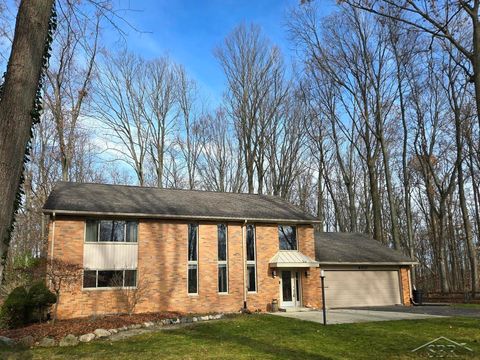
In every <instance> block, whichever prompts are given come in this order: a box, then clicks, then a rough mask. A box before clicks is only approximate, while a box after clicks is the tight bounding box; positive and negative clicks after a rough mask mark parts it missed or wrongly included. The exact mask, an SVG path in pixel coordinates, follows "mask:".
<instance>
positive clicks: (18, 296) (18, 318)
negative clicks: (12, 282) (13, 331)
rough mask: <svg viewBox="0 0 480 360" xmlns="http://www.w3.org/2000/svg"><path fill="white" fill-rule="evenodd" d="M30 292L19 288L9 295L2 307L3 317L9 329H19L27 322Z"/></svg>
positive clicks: (21, 287)
mask: <svg viewBox="0 0 480 360" xmlns="http://www.w3.org/2000/svg"><path fill="white" fill-rule="evenodd" d="M27 307H28V292H27V290H26V289H25V287H23V286H19V287H17V288H15V289H13V290H12V292H11V293H10V294H8V296H7V298H6V299H5V302H4V303H3V305H2V310H1V312H0V313H1V316H2V321H3V323H4V324H5V325H6V326H8V327H9V328H14V327H18V326H20V325H23V324H25V323H26V321H27V318H26V317H27V312H26V309H27Z"/></svg>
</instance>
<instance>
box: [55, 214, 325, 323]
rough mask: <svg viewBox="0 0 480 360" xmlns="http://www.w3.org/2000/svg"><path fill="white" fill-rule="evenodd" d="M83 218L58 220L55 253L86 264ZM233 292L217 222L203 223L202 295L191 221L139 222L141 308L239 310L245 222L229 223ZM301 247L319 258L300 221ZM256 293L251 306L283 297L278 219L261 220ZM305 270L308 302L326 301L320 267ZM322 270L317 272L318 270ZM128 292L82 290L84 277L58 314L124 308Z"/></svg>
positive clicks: (251, 295)
mask: <svg viewBox="0 0 480 360" xmlns="http://www.w3.org/2000/svg"><path fill="white" fill-rule="evenodd" d="M84 224H85V223H84V220H83V219H81V218H60V217H57V219H56V220H55V240H54V243H53V256H54V257H55V258H62V259H63V260H65V261H69V262H73V263H77V264H80V265H82V264H83V242H84V227H85V225H84ZM227 229H228V275H229V281H228V286H229V289H228V290H229V291H228V294H219V293H218V290H217V288H218V284H217V271H218V270H217V266H218V264H217V223H206V222H202V223H200V224H199V249H198V272H199V284H198V295H189V294H188V293H187V233H188V222H179V221H177V222H176V221H168V222H167V221H160V220H141V221H140V222H139V227H138V252H139V254H138V279H139V280H138V282H139V287H144V288H145V289H146V290H145V291H144V294H143V298H142V300H141V301H140V302H139V303H138V305H137V307H136V312H150V311H180V312H192V313H200V312H217V311H227V312H233V311H238V310H240V309H241V308H242V307H243V287H244V278H243V264H242V257H243V242H242V224H241V223H229V224H228V227H227ZM52 234H53V223H52V222H51V223H50V231H49V249H48V253H49V256H52ZM298 235H299V236H298V240H299V250H300V251H302V252H304V253H305V254H306V255H308V256H310V257H314V243H313V228H312V227H310V226H298ZM256 247H257V248H256V250H257V292H256V293H248V294H247V305H248V307H249V308H250V309H253V310H255V309H260V310H262V311H265V310H267V309H269V306H270V304H271V302H272V299H274V298H275V299H279V298H280V283H279V282H280V279H279V276H278V271H277V276H276V277H275V278H274V277H273V276H272V272H271V269H270V268H269V264H268V262H269V260H270V258H271V257H273V255H274V254H275V253H276V252H277V251H278V232H277V225H276V224H256ZM301 273H302V283H303V286H302V287H303V293H302V296H303V301H304V304H305V305H309V306H313V307H318V306H320V305H321V299H320V284H319V283H320V280H319V270H318V269H310V271H309V276H308V277H305V273H304V271H302V272H301ZM317 273H318V274H317ZM122 294H123V292H122V290H120V289H115V290H97V289H95V290H82V284H81V279H80V278H79V279H78V281H77V282H76V283H74V284H72V285H71V286H70V287H69V289H64V291H62V293H61V297H60V303H59V308H58V316H59V318H69V317H80V316H90V315H95V314H104V313H116V312H124V311H125V309H126V307H125V303H124V296H123V295H122Z"/></svg>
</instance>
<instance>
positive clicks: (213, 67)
mask: <svg viewBox="0 0 480 360" xmlns="http://www.w3.org/2000/svg"><path fill="white" fill-rule="evenodd" d="M317 1H319V2H320V4H321V6H322V10H324V11H325V13H327V12H328V11H329V10H331V9H332V7H333V5H334V1H332V0H317ZM118 4H119V7H120V8H130V9H132V11H127V12H125V14H124V17H125V18H126V19H128V21H129V23H130V24H132V26H134V27H136V28H137V29H139V30H141V31H143V33H139V32H135V31H132V30H131V29H128V32H129V34H128V37H127V46H128V49H129V50H130V51H133V52H136V53H138V54H141V55H142V56H144V57H145V58H155V57H158V56H163V55H168V56H170V57H171V58H172V59H173V60H174V61H176V62H178V63H180V64H183V65H184V66H185V67H186V69H187V71H188V73H189V74H190V75H191V76H192V77H193V78H194V79H195V80H196V81H197V82H198V84H199V86H200V89H201V91H202V93H203V94H204V96H205V97H206V100H207V103H209V104H210V105H213V106H214V105H216V104H218V102H219V101H220V99H221V96H222V92H223V89H224V78H223V73H222V70H221V68H220V65H219V64H218V62H217V60H216V59H215V57H214V55H213V49H214V48H215V47H216V46H218V45H220V44H221V43H222V41H223V39H224V38H225V36H226V35H227V34H228V33H229V32H230V31H232V30H233V28H234V27H235V26H236V25H238V24H240V23H242V22H244V23H247V24H249V23H255V24H258V25H260V26H261V27H262V30H263V31H264V34H265V35H267V36H268V37H269V38H270V40H271V41H272V42H273V43H275V44H276V45H278V46H279V47H280V48H281V49H282V52H283V54H284V56H285V58H286V60H287V63H289V59H290V58H291V57H292V55H293V51H292V48H293V46H292V44H291V43H290V42H289V40H288V33H287V30H286V27H285V23H286V19H287V18H288V14H289V11H290V10H291V9H292V7H295V6H300V1H299V0H257V1H252V0H143V1H135V2H134V1H128V0H120V1H119V3H118ZM322 12H323V11H322ZM108 40H109V39H108V35H107V41H108ZM110 41H113V39H112V38H110ZM111 44H112V43H111ZM111 46H113V45H111Z"/></svg>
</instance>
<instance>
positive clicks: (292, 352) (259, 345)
mask: <svg viewBox="0 0 480 360" xmlns="http://www.w3.org/2000/svg"><path fill="white" fill-rule="evenodd" d="M211 330H212V329H209V330H207V328H204V327H191V328H190V329H188V330H187V331H182V332H177V331H172V332H171V333H170V334H171V335H172V336H181V337H187V338H190V339H192V340H199V341H209V342H211V343H213V342H219V341H220V342H222V343H229V344H232V345H237V346H240V347H244V348H250V349H252V355H258V354H259V353H263V354H265V355H271V356H272V357H274V358H275V359H302V360H327V359H331V358H330V357H325V356H321V355H319V354H312V353H309V352H307V351H304V350H302V349H291V348H288V347H284V346H282V345H281V344H279V343H278V342H277V343H275V342H274V341H273V339H272V341H270V342H268V341H265V340H258V339H256V338H255V337H254V335H253V333H252V336H245V335H242V334H232V333H231V332H229V333H228V334H223V336H222V338H220V337H219V336H218V335H216V334H215V333H212V332H211ZM232 355H234V354H232Z"/></svg>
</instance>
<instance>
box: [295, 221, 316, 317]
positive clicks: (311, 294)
mask: <svg viewBox="0 0 480 360" xmlns="http://www.w3.org/2000/svg"><path fill="white" fill-rule="evenodd" d="M313 233H314V229H313V227H299V228H298V238H299V240H298V250H299V251H300V252H302V253H303V254H305V255H307V256H308V257H310V258H312V259H315V243H314V241H311V240H310V239H313ZM305 270H307V275H308V276H305V271H302V300H303V306H305V307H311V308H317V309H318V308H321V307H322V287H321V283H320V269H319V268H310V269H305Z"/></svg>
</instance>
